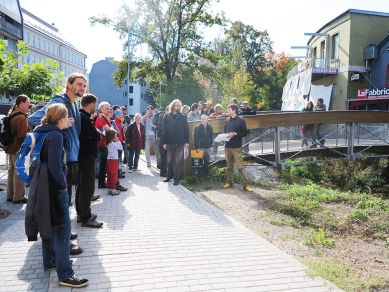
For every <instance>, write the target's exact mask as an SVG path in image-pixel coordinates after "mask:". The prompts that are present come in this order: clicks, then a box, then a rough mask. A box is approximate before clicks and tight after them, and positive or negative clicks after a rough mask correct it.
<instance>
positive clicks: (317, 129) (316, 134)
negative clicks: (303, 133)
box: [312, 124, 326, 146]
mask: <svg viewBox="0 0 389 292" xmlns="http://www.w3.org/2000/svg"><path fill="white" fill-rule="evenodd" d="M320 126H321V125H320V124H315V125H313V133H312V140H313V143H315V142H319V145H320V144H321V145H324V143H325V141H326V140H325V139H323V138H322V136H321V134H320ZM316 146H317V145H316Z"/></svg>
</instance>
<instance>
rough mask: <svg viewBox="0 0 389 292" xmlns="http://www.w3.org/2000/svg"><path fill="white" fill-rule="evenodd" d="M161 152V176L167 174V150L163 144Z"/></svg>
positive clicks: (160, 148)
mask: <svg viewBox="0 0 389 292" xmlns="http://www.w3.org/2000/svg"><path fill="white" fill-rule="evenodd" d="M159 154H160V155H161V163H160V165H159V174H160V176H167V151H166V149H164V148H163V146H162V145H159Z"/></svg>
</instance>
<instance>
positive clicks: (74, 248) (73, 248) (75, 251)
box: [70, 243, 84, 255]
mask: <svg viewBox="0 0 389 292" xmlns="http://www.w3.org/2000/svg"><path fill="white" fill-rule="evenodd" d="M83 251H84V250H83V249H82V248H81V247H79V246H78V245H76V244H73V243H72V244H70V255H78V254H80V253H82V252H83Z"/></svg>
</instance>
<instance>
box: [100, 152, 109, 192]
mask: <svg viewBox="0 0 389 292" xmlns="http://www.w3.org/2000/svg"><path fill="white" fill-rule="evenodd" d="M99 152H100V161H99V186H102V185H104V184H105V175H106V174H107V157H108V148H107V147H99Z"/></svg>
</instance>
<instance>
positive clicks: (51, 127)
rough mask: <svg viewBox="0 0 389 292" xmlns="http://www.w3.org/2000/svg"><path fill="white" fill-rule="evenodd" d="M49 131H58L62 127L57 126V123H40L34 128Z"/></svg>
mask: <svg viewBox="0 0 389 292" xmlns="http://www.w3.org/2000/svg"><path fill="white" fill-rule="evenodd" d="M49 131H58V132H61V133H62V131H61V129H60V128H58V127H57V126H55V125H47V124H45V125H39V126H37V127H36V128H35V129H34V132H49Z"/></svg>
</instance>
